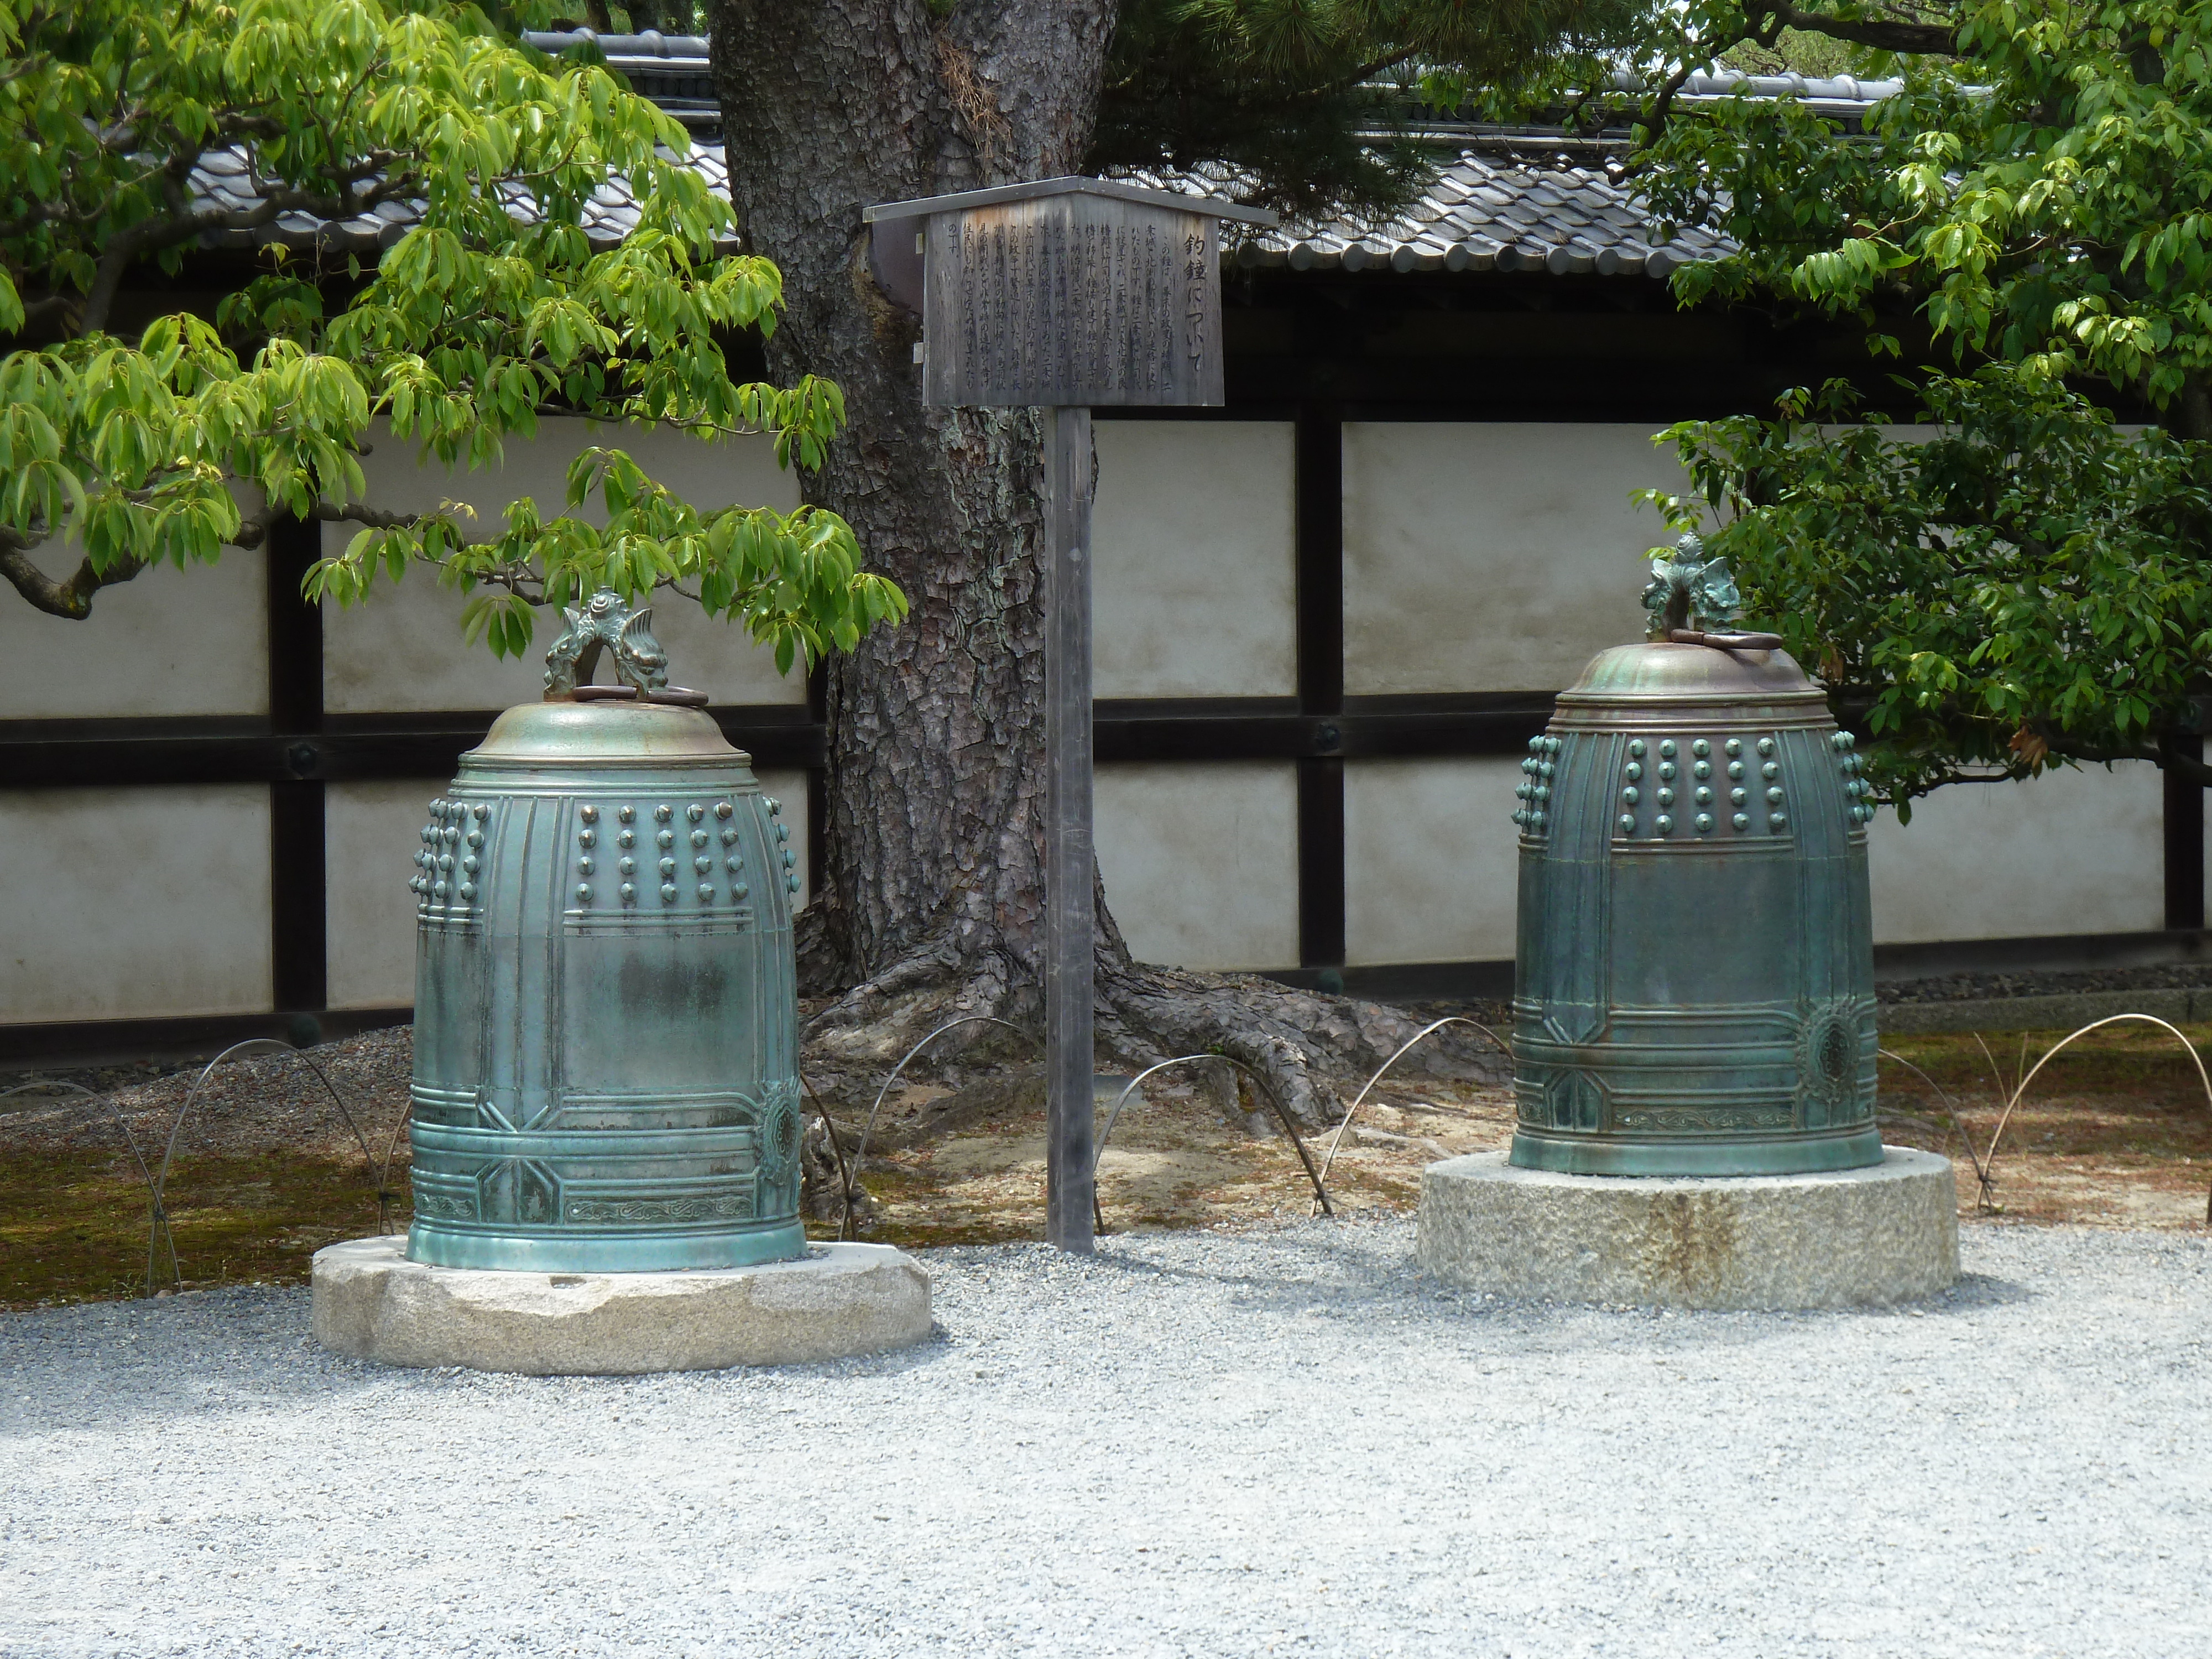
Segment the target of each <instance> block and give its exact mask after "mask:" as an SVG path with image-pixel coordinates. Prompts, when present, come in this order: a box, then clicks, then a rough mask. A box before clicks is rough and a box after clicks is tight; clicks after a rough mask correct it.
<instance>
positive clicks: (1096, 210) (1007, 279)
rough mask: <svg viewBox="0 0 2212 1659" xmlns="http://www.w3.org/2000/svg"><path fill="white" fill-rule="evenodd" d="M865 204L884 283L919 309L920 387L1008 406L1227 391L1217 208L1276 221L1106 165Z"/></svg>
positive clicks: (1172, 398)
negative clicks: (1128, 179) (1114, 175)
mask: <svg viewBox="0 0 2212 1659" xmlns="http://www.w3.org/2000/svg"><path fill="white" fill-rule="evenodd" d="M866 218H867V219H868V220H869V221H870V222H872V223H873V224H874V226H875V232H874V240H873V245H872V264H873V266H874V269H875V272H876V276H877V280H878V283H881V284H882V285H883V286H884V288H885V289H888V290H889V291H890V293H891V295H892V296H893V297H894V298H896V299H899V300H901V301H904V302H905V303H906V304H907V305H908V306H910V307H913V308H914V309H915V310H917V311H919V312H920V313H921V318H922V347H921V362H922V400H923V401H924V402H925V403H927V404H934V405H938V406H940V407H948V408H949V407H955V406H961V405H965V406H969V407H975V408H1001V409H1003V408H1016V409H1018V408H1029V407H1044V408H1054V407H1058V408H1091V407H1097V406H1101V405H1109V404H1138V405H1145V406H1150V407H1164V406H1176V405H1191V404H1218V403H1220V402H1221V401H1222V349H1221V221H1222V220H1224V219H1235V220H1240V221H1243V222H1247V223H1254V224H1273V222H1275V216H1274V215H1273V214H1272V213H1268V212H1267V211H1265V210H1261V209H1257V208H1244V207H1238V206H1237V205H1235V204H1231V203H1226V202H1216V201H1212V200H1210V199H1208V198H1206V197H1194V196H1178V195H1175V194H1173V193H1171V192H1169V191H1155V190H1142V189H1139V188H1137V187H1136V186H1134V185H1119V184H1115V183H1114V182H1112V181H1110V180H1105V179H1046V180H1043V181H1042V182H1041V183H1038V184H1034V185H1009V186H1007V187H1006V188H1004V189H1000V190H978V191H967V192H966V193H964V194H962V195H957V196H937V197H926V198H923V199H921V200H919V201H913V202H892V203H888V204H884V205H882V206H879V207H872V208H870V209H868V210H866ZM917 266H918V267H919V269H918V270H917ZM917 278H918V279H919V280H918V281H917Z"/></svg>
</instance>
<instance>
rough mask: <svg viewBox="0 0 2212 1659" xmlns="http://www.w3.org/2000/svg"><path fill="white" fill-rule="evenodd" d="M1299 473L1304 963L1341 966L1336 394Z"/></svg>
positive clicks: (1300, 430)
mask: <svg viewBox="0 0 2212 1659" xmlns="http://www.w3.org/2000/svg"><path fill="white" fill-rule="evenodd" d="M1328 320H1329V319H1326V318H1322V319H1316V320H1315V323H1314V325H1313V331H1314V332H1316V333H1320V332H1322V331H1325V330H1326V329H1327V328H1328ZM1316 344H1317V345H1318V344H1320V342H1319V341H1316ZM1291 476H1292V489H1293V490H1294V492H1295V498H1294V501H1293V507H1292V515H1291V525H1292V536H1293V539H1294V546H1293V548H1292V554H1291V568H1292V570H1293V572H1294V573H1295V574H1294V575H1293V584H1294V587H1295V592H1296V601H1297V719H1298V720H1299V722H1300V726H1301V731H1300V735H1301V737H1302V738H1304V739H1305V741H1306V743H1307V744H1310V749H1309V750H1308V751H1307V752H1305V753H1304V754H1302V755H1301V757H1300V758H1299V760H1298V763H1297V812H1298V826H1297V829H1298V836H1297V849H1298V852H1297V856H1298V965H1299V966H1300V967H1302V968H1311V969H1322V970H1328V971H1338V970H1340V969H1342V968H1343V965H1344V872H1345V865H1344V761H1343V758H1342V752H1343V751H1342V742H1343V725H1342V720H1341V716H1342V714H1343V712H1344V416H1343V412H1342V411H1341V410H1340V409H1339V408H1338V407H1337V405H1336V404H1335V403H1334V402H1333V401H1331V400H1328V399H1326V398H1314V399H1312V400H1310V401H1309V402H1306V403H1304V404H1300V405H1299V406H1298V412H1297V428H1296V437H1295V441H1294V449H1293V461H1292V465H1291ZM1314 750H1318V752H1313V751H1314ZM1337 983H1338V986H1340V984H1341V975H1340V974H1339V980H1338V982H1337ZM1330 988H1337V987H1334V986H1333V987H1330Z"/></svg>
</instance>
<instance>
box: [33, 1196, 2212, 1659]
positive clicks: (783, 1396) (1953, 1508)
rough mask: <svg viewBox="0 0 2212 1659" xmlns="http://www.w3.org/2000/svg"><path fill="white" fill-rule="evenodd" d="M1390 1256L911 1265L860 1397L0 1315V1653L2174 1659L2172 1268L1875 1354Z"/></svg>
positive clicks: (1902, 1330)
mask: <svg viewBox="0 0 2212 1659" xmlns="http://www.w3.org/2000/svg"><path fill="white" fill-rule="evenodd" d="M1412 1243H1413V1232H1412V1227H1411V1225H1410V1224H1409V1223H1407V1222H1403V1221H1391V1222H1380V1223H1367V1224H1357V1223H1354V1224H1330V1223H1326V1222H1323V1223H1318V1224H1302V1225H1297V1226H1293V1227H1291V1228H1288V1229H1285V1230H1282V1231H1270V1232H1258V1233H1245V1234H1239V1235H1233V1236H1229V1235H1199V1234H1175V1235H1155V1236H1150V1237H1129V1238H1121V1239H1115V1240H1110V1241H1109V1242H1108V1244H1107V1248H1106V1249H1105V1250H1104V1251H1103V1253H1102V1255H1100V1257H1099V1258H1098V1259H1097V1260H1096V1261H1091V1262H1087V1263H1085V1262H1079V1261H1069V1260H1066V1259H1063V1258H1056V1257H1054V1255H1052V1254H1051V1253H1049V1252H1048V1251H1047V1250H1045V1249H1042V1247H1026V1246H1024V1247H1006V1248H996V1249H955V1250H943V1251H936V1252H932V1253H929V1254H928V1255H927V1258H926V1259H927V1265H928V1267H929V1268H930V1271H931V1273H933V1276H934V1278H935V1280H936V1286H937V1296H938V1316H939V1326H940V1333H939V1336H938V1337H937V1338H936V1339H935V1340H933V1341H932V1342H931V1343H930V1344H928V1345H927V1346H924V1347H922V1348H920V1349H917V1350H915V1351H912V1352H908V1353H905V1354H902V1355H898V1356H894V1357H890V1358H883V1359H877V1360H871V1361H864V1362H849V1363H846V1364H836V1365H823V1366H816V1367H808V1368H801V1369H795V1370H788V1371H783V1372H760V1371H753V1372H746V1371H734V1372H723V1373H715V1374H703V1375H692V1376H663V1377H638V1378H623V1379H613V1378H608V1379H600V1378H574V1379H556V1378H532V1377H497V1376H478V1375H476V1374H473V1373H455V1372H408V1371H398V1370H384V1369H380V1368H379V1367H376V1366H374V1365H368V1364H359V1363H356V1362H355V1361H351V1360H346V1359H339V1358H334V1357H331V1356H330V1355H327V1354H325V1353H322V1352H319V1351H318V1350H317V1349H315V1348H314V1347H313V1346H311V1345H310V1343H309V1341H308V1339H307V1295H306V1293H305V1292H304V1291H222V1292H209V1293H205V1294H201V1295H196V1296H190V1297H179V1298H175V1299H173V1300H168V1301H163V1302H159V1303H153V1304H146V1303H140V1304H106V1305H100V1306H93V1307H85V1308H76V1309H68V1310H53V1311H48V1312H40V1313H33V1314H24V1315H16V1316H0V1490H4V1492H5V1499H4V1512H0V1654H5V1655H9V1656H16V1655H40V1656H43V1655H49V1654H127V1655H132V1656H141V1655H143V1656H155V1655H166V1654H193V1655H223V1656H232V1655H238V1656H258V1655H264V1654H287V1655H289V1654H295V1653H301V1654H375V1655H392V1654H398V1655H417V1654H438V1655H445V1654H486V1655H490V1654H525V1653H526V1654H530V1655H532V1656H538V1655H554V1654H591V1655H599V1654H626V1655H627V1654H650V1655H654V1656H661V1655H668V1656H674V1655H688V1654H725V1653H749V1652H757V1651H769V1652H781V1653H797V1654H836V1655H863V1654H866V1655H878V1654H884V1655H892V1654H908V1653H917V1654H959V1655H963V1656H966V1655H979V1656H980V1655H993V1654H1012V1653H1029V1652H1039V1651H1043V1650H1052V1651H1054V1652H1067V1653H1081V1654H1085V1655H1103V1654H1201V1655H1215V1654H1247V1653H1261V1652H1267V1651H1284V1652H1291V1651H1305V1652H1322V1653H1331V1654H1339V1653H1341V1654H1396V1653H1422V1654H1426V1653H1448V1654H1452V1655H1492V1654H1498V1655H1525V1656H1536V1655H1547V1656H1548V1655H1566V1654H1575V1655H1580V1654H1620V1655H1634V1656H1638V1659H1648V1656H1665V1655H1673V1654H1708V1653H1717V1654H1741V1655H1755V1656H1761V1659H1764V1656H1775V1655H1796V1654H1849V1655H1871V1654H1898V1655H1910V1656H1916V1659H1918V1656H1929V1655H1943V1656H1954V1655H1978V1654H2004V1655H2008V1656H2023V1655H2049V1654H2074V1655H2084V1656H2089V1655H2093V1656H2098V1659H2121V1656H2129V1655H2154V1656H2159V1659H2176V1656H2191V1655H2205V1654H2212V1609H2208V1598H2212V1559H2208V1557H2212V1527H2208V1526H2207V1524H2206V1523H2207V1522H2208V1520H2212V1434H2208V1433H2207V1420H2206V1419H2207V1405H2206V1401H2207V1398H2208V1393H2207V1388H2206V1383H2207V1376H2206V1367H2205V1349H2204V1344H2205V1338H2206V1333H2207V1329H2208V1323H2212V1322H2208V1317H2207V1316H2208V1315H2212V1243H2208V1241H2206V1240H2204V1239H2203V1238H2193V1237H2179V1236H2175V1235H2172V1234H2149V1233H2114V1232H2092V1231H2039V1230H2038V1231H2031V1230H2028V1229H2025V1228H1998V1227H1989V1226H1975V1227H1970V1228H1968V1229H1966V1232H1965V1250H1966V1267H1967V1270H1968V1275H1969V1276H1968V1278H1967V1279H1966V1281H1965V1282H1964V1283H1963V1284H1962V1285H1960V1288H1959V1289H1958V1290H1957V1291H1955V1292H1954V1293H1953V1294H1952V1295H1951V1296H1949V1297H1947V1298H1944V1299H1942V1300H1940V1301H1937V1302H1935V1303H1931V1304H1926V1305H1925V1306H1924V1307H1923V1308H1921V1309H1917V1310H1904V1311H1887V1312H1869V1313H1855V1314H1820V1315H1808V1316H1771V1315H1741V1314H1725V1315H1724V1314H1709V1315H1685V1314H1672V1315H1662V1314H1655V1313H1649V1312H1620V1311H1606V1310H1595V1309H1578V1308H1562V1307H1553V1306H1547V1305H1532V1304H1502V1303H1498V1302H1486V1301H1484V1300H1482V1299H1480V1298H1479V1297H1466V1296H1461V1295H1457V1294H1450V1293H1440V1292H1439V1291H1438V1290H1437V1288H1436V1287H1435V1286H1434V1285H1431V1284H1429V1283H1427V1282H1425V1281H1423V1280H1421V1279H1418V1278H1416V1277H1415V1276H1414V1274H1413V1272H1412V1270H1411V1267H1410V1263H1409V1255H1410V1251H1411V1247H1412Z"/></svg>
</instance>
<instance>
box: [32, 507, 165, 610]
mask: <svg viewBox="0 0 2212 1659" xmlns="http://www.w3.org/2000/svg"><path fill="white" fill-rule="evenodd" d="M33 545H35V544H33V543H29V542H27V541H26V540H25V539H24V538H22V537H21V536H20V535H19V534H17V533H16V532H14V531H12V530H4V529H0V576H5V577H6V578H7V579H8V580H9V582H10V583H12V584H13V585H14V586H15V591H16V592H18V593H21V595H22V596H23V597H24V598H25V599H28V600H29V601H30V602H31V606H32V609H33V610H36V611H45V612H46V615H48V616H49V617H64V618H65V619H66V620H68V621H70V622H82V621H83V620H84V619H85V618H86V617H88V616H89V615H91V614H92V596H93V595H94V593H97V592H99V591H100V589H101V588H103V587H112V586H114V585H115V584H116V583H118V582H127V581H129V580H131V578H132V577H133V576H135V575H137V574H138V573H139V572H140V571H142V570H143V569H144V568H146V567H145V565H144V563H143V562H141V561H139V560H137V559H131V558H121V559H118V560H116V562H114V563H112V564H111V565H109V566H108V567H107V568H106V570H104V571H100V570H94V568H92V561H91V560H90V559H87V560H85V561H83V562H82V563H81V564H79V565H78V566H77V568H76V570H75V571H74V572H72V573H71V574H70V575H69V576H68V577H67V578H66V579H65V580H61V581H56V580H53V579H52V577H50V576H49V575H47V574H46V572H45V571H43V570H41V569H40V568H39V567H38V566H36V565H35V564H33V563H32V562H31V556H30V553H29V551H28V550H29V548H30V547H31V546H33Z"/></svg>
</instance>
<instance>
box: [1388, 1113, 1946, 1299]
mask: <svg viewBox="0 0 2212 1659" xmlns="http://www.w3.org/2000/svg"><path fill="white" fill-rule="evenodd" d="M1417 1254H1418V1255H1419V1261H1420V1264H1421V1267H1423V1269H1424V1270H1425V1271H1426V1272H1428V1273H1433V1274H1434V1275H1436V1277H1437V1278H1438V1279H1445V1280H1448V1281H1449V1282H1451V1283H1453V1284H1456V1285H1467V1286H1468V1287H1469V1288H1471V1289H1474V1290H1480V1291H1492V1292H1493V1293H1495V1294H1497V1295H1499V1296H1513V1297H1547V1298H1550V1299H1553V1300H1556V1301H1563V1302H1611V1303H1633V1304H1644V1305H1660V1306H1668V1307H1676V1308H1842V1307H1850V1306H1852V1305H1854V1304H1863V1303H1884V1302H1904V1301H1909V1300H1911V1298H1913V1297H1923V1296H1929V1295H1932V1294H1934V1293H1935V1292H1936V1291H1941V1290H1942V1289H1944V1288H1945V1287H1946V1286H1947V1285H1950V1284H1952V1283H1953V1282H1954V1280H1956V1279H1957V1278H1958V1277H1959V1204H1958V1192H1957V1188H1956V1187H1955V1186H1954V1183H1953V1180H1952V1175H1951V1161H1950V1160H1949V1159H1948V1158H1938V1157H1937V1156H1936V1155H1935V1154H1934V1153H1932V1152H1908V1151H1905V1150H1903V1149H1901V1148H1899V1147H1895V1146H1892V1147H1888V1148H1886V1149H1885V1150H1884V1152H1883V1154H1882V1161H1881V1163H1880V1164H1871V1165H1869V1166H1868V1167H1867V1168H1865V1169H1863V1170H1833V1171H1831V1172H1829V1173H1827V1174H1823V1175H1802V1176H1723V1177H1712V1178H1705V1179H1692V1178H1688V1177H1684V1176H1577V1175H1555V1174H1553V1173H1552V1172H1551V1171H1549V1170H1519V1169H1515V1168H1514V1167H1513V1166H1512V1165H1510V1164H1508V1163H1506V1161H1505V1154H1504V1153H1503V1152H1478V1153H1475V1154H1474V1156H1472V1157H1468V1158H1449V1159H1447V1160H1445V1161H1444V1162H1443V1163H1441V1164H1430V1165H1429V1167H1428V1168H1427V1169H1426V1170H1423V1171H1422V1173H1421V1212H1420V1226H1419V1246H1418V1247H1417Z"/></svg>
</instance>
